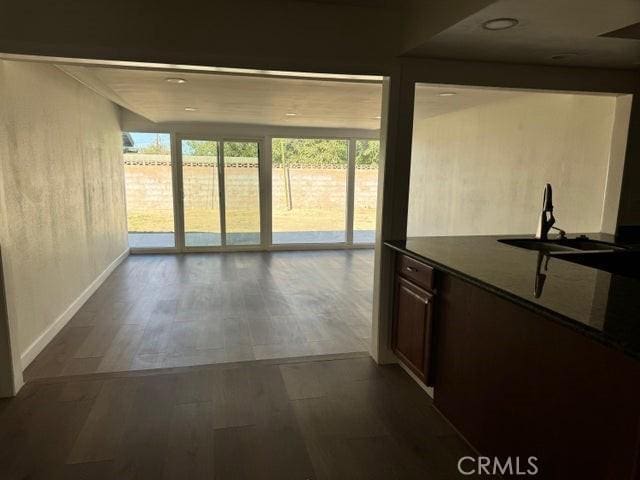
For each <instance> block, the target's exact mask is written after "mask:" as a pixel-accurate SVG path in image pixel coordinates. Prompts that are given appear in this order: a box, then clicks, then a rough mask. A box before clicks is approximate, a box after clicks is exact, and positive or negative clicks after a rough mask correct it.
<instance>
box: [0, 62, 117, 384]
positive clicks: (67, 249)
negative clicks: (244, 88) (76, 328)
mask: <svg viewBox="0 0 640 480" xmlns="http://www.w3.org/2000/svg"><path fill="white" fill-rule="evenodd" d="M0 104H1V105H2V108H0V205H1V207H0V220H1V223H0V244H1V245H2V257H3V262H4V280H5V287H6V293H7V310H8V318H9V329H10V332H11V333H10V334H11V340H12V341H11V345H12V356H13V359H14V364H15V365H14V373H15V374H16V376H17V377H19V378H14V382H15V383H16V385H17V386H19V385H20V384H21V375H20V374H21V370H22V369H21V367H22V366H23V365H22V363H27V362H28V361H29V360H31V359H32V358H33V356H35V354H37V353H38V352H39V351H40V349H41V348H42V347H43V346H44V345H45V344H46V342H47V340H48V339H49V338H50V337H51V336H52V334H53V333H55V332H57V330H58V329H59V328H60V327H62V326H63V325H64V321H65V320H66V318H67V317H68V316H69V314H70V313H72V311H73V309H74V308H77V307H78V306H79V305H80V304H79V303H78V302H79V301H80V302H81V301H82V299H83V293H84V294H85V296H86V290H87V288H91V286H92V285H93V286H94V287H95V285H96V280H100V279H101V278H104V276H105V275H102V276H101V274H103V273H104V272H105V270H107V269H108V267H109V266H110V265H112V264H113V262H114V260H116V259H118V258H122V257H121V256H122V255H123V254H126V253H125V252H126V251H127V249H128V247H127V235H126V231H127V228H126V215H125V203H124V172H123V164H122V141H121V132H120V124H119V110H118V108H117V107H116V106H115V105H114V104H113V103H111V102H110V101H108V100H105V99H104V98H102V97H100V96H98V95H96V94H95V93H93V92H92V91H90V90H89V89H87V88H86V87H84V86H83V85H81V84H80V83H78V82H76V81H74V80H73V79H71V78H70V77H68V76H67V75H65V74H64V73H62V72H61V71H60V70H58V69H57V68H55V67H53V66H49V65H45V64H35V63H22V62H10V61H2V60H0ZM70 309H71V310H70ZM24 366H26V365H24Z"/></svg>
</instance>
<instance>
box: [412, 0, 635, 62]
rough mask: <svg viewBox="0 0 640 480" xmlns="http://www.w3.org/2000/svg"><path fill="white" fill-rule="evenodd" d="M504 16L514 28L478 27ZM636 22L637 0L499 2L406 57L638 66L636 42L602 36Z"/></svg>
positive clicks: (483, 9) (432, 39)
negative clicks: (513, 22) (490, 28)
mask: <svg viewBox="0 0 640 480" xmlns="http://www.w3.org/2000/svg"><path fill="white" fill-rule="evenodd" d="M504 17H507V18H515V19H517V20H518V21H519V24H518V25H516V26H515V27H513V28H510V29H508V30H500V31H489V30H486V29H484V28H483V27H482V24H483V23H484V22H486V21H487V20H490V19H494V18H504ZM639 21H640V1H638V0H606V1H604V0H561V1H558V0H535V1H523V0H500V1H497V2H494V3H492V4H491V5H488V6H486V7H485V8H482V9H480V10H478V11H476V12H475V13H474V14H472V15H469V16H467V17H466V18H464V19H463V20H461V21H458V22H457V23H455V24H452V25H451V26H449V27H448V28H446V29H444V30H442V31H441V32H440V33H438V34H436V35H434V36H432V37H431V38H429V39H428V40H427V41H426V42H424V43H423V44H422V45H421V46H419V47H417V48H414V49H412V50H411V52H410V55H412V56H425V57H436V58H454V59H465V60H486V61H500V62H518V63H538V64H540V63H542V64H551V65H576V66H577V65H580V66H604V67H614V68H637V66H638V65H640V40H637V39H633V38H616V37H615V36H603V35H605V34H607V33H609V32H612V31H615V30H620V29H623V28H625V27H628V26H630V25H632V24H635V23H637V22H639ZM563 54H571V55H563ZM558 55H561V57H560V58H552V57H554V56H558Z"/></svg>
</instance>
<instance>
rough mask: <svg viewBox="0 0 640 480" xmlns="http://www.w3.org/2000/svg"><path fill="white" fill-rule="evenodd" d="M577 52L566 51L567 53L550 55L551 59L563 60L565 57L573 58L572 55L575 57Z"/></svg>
mask: <svg viewBox="0 0 640 480" xmlns="http://www.w3.org/2000/svg"><path fill="white" fill-rule="evenodd" d="M577 56H578V54H577V53H574V52H568V53H557V54H555V55H551V57H550V58H551V60H565V59H567V58H573V57H577Z"/></svg>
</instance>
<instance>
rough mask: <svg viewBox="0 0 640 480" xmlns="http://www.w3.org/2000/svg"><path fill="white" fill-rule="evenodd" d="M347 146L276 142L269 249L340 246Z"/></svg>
mask: <svg viewBox="0 0 640 480" xmlns="http://www.w3.org/2000/svg"><path fill="white" fill-rule="evenodd" d="M348 162H349V140H344V139H316V138H274V139H273V141H272V175H271V185H272V186H271V198H272V207H271V208H272V242H273V244H275V245H277V244H304V243H307V244H308V243H316V244H322V243H344V242H346V240H347V237H346V223H345V219H346V217H347V170H348Z"/></svg>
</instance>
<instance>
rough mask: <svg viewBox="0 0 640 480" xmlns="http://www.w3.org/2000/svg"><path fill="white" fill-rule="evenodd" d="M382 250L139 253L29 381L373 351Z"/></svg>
mask: <svg viewBox="0 0 640 480" xmlns="http://www.w3.org/2000/svg"><path fill="white" fill-rule="evenodd" d="M372 284H373V252H372V251H371V250H353V251H339V250H336V251H317V252H255V253H225V254H189V255H138V256H130V257H129V258H128V259H127V260H125V262H123V264H122V265H120V266H119V267H118V268H117V269H116V270H115V271H114V272H113V274H112V275H111V276H110V277H109V278H108V279H107V280H106V281H105V283H104V284H103V285H102V286H101V287H100V288H99V289H98V291H97V292H96V293H95V294H94V295H93V296H92V297H91V298H90V299H89V300H88V301H87V303H86V304H85V305H84V306H83V307H82V308H81V309H80V311H79V312H78V313H77V314H76V315H75V317H74V318H73V319H71V321H70V322H69V323H68V325H67V326H66V327H65V328H64V329H63V330H61V331H60V333H59V334H58V335H57V336H56V337H55V338H54V339H53V341H52V342H51V343H50V344H49V346H48V347H47V348H45V350H43V352H42V353H41V354H40V355H39V356H38V357H37V358H36V359H35V360H34V361H33V362H32V363H31V365H30V366H29V367H28V368H27V369H26V371H25V379H26V380H30V379H35V378H47V377H51V376H60V375H78V374H88V373H95V372H114V371H131V370H141V369H153V368H166V367H180V366H191V365H200V364H212V363H221V362H235V361H244V360H254V359H269V358H282V357H291V356H305V355H322V354H338V353H345V352H360V351H366V350H368V344H369V337H370V332H371V298H372Z"/></svg>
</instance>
